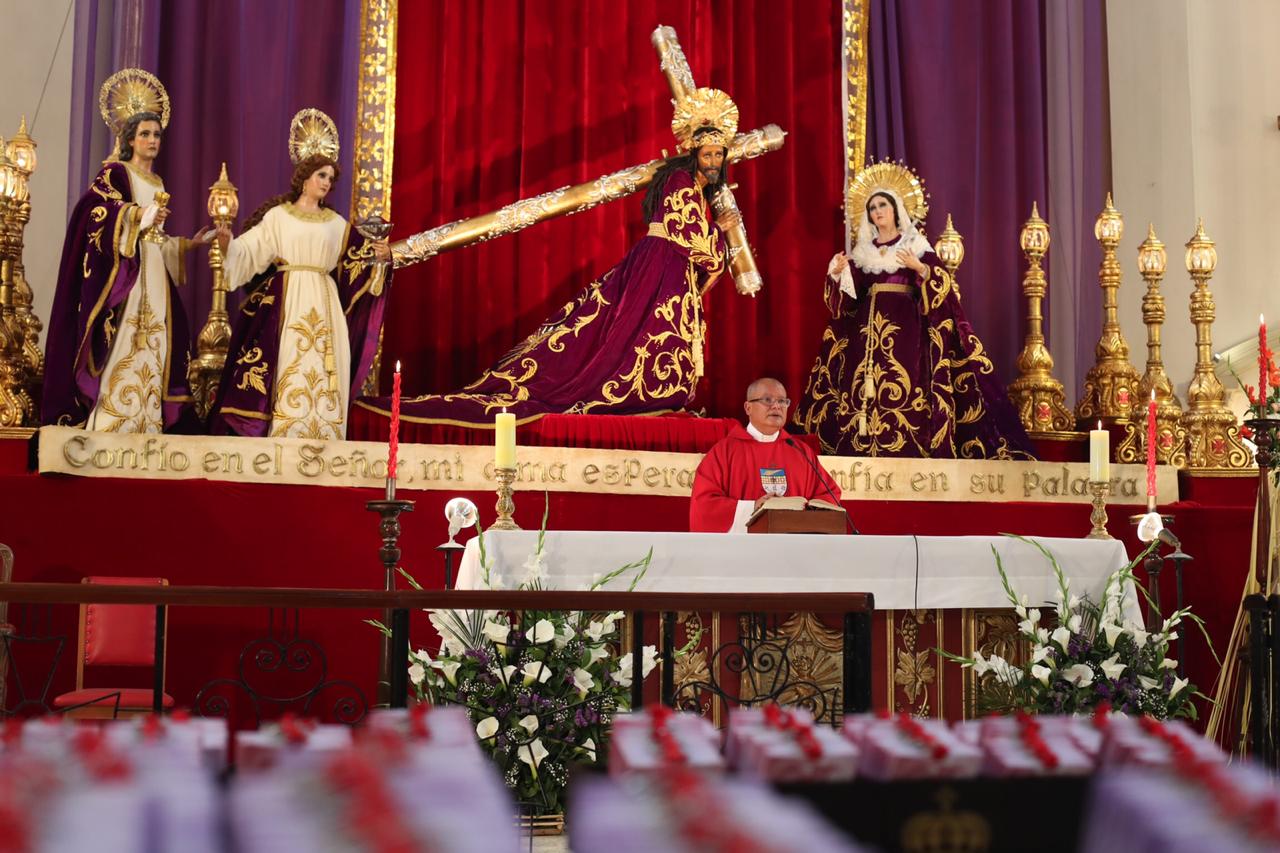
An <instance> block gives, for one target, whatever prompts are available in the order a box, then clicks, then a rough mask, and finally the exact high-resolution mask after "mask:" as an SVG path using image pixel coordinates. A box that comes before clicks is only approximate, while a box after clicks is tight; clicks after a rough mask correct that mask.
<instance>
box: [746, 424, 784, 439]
mask: <svg viewBox="0 0 1280 853" xmlns="http://www.w3.org/2000/svg"><path fill="white" fill-rule="evenodd" d="M747 432H748V433H750V434H751V437H752V438H754V439H755V440H756V441H763V442H764V443H765V444H771V443H773V442H775V441H777V440H778V436H780V435H782V430H778V431H777V432H775V433H774V434H773V435H765V434H764V433H762V432H761V431H760V430H758V429H756V425H755V424H753V423H748V424H747Z"/></svg>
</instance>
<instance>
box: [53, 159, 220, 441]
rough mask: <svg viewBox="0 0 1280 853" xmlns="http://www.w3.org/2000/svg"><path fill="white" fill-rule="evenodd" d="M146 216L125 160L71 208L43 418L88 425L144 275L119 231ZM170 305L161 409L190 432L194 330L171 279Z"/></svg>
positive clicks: (168, 423) (168, 420) (170, 425)
mask: <svg viewBox="0 0 1280 853" xmlns="http://www.w3.org/2000/svg"><path fill="white" fill-rule="evenodd" d="M141 215H142V211H141V209H140V208H138V206H137V205H136V204H134V203H133V190H132V188H131V186H130V183H129V170H128V168H127V167H126V166H125V165H124V164H123V163H108V164H106V165H105V166H103V167H102V170H101V171H100V172H98V174H97V177H95V178H94V179H93V183H92V184H90V185H89V189H88V191H87V192H86V193H85V194H84V195H83V196H81V198H80V201H79V202H77V203H76V206H75V209H74V210H73V211H72V212H71V221H70V222H69V223H68V224H67V237H66V240H65V241H64V243H63V245H62V265H61V266H60V267H59V269H58V287H57V290H56V291H55V292H54V297H53V308H52V310H51V311H50V314H49V335H48V338H47V340H46V343H45V370H44V390H43V396H42V398H41V405H40V422H41V423H42V424H62V425H64V426H83V425H84V423H85V422H86V420H87V419H88V417H89V412H91V411H92V410H93V407H94V405H95V404H96V403H97V401H98V389H99V387H100V385H101V381H102V370H103V368H104V367H106V364H107V357H108V356H109V355H110V354H111V347H112V344H114V343H115V338H116V332H117V326H118V325H119V320H120V318H119V317H118V316H117V314H118V312H121V311H123V310H124V303H125V300H126V299H127V298H128V297H129V291H130V290H132V289H133V286H134V283H135V282H136V281H137V280H138V269H139V263H138V254H137V248H138V247H137V238H136V237H135V238H134V240H133V242H134V248H135V251H134V252H133V254H132V256H128V255H125V254H122V253H121V251H120V236H121V231H122V229H125V228H133V229H135V230H136V228H137V223H138V220H139V219H140V217H141ZM169 306H170V310H169V312H168V318H169V322H168V334H169V350H168V364H167V370H166V374H167V377H168V382H167V383H166V385H165V388H164V397H163V400H162V403H161V410H162V412H163V415H164V424H165V429H166V431H168V430H177V431H187V430H189V429H191V428H193V427H194V426H195V421H194V411H193V409H192V407H191V393H190V390H189V388H188V386H187V363H188V360H189V358H190V348H191V336H190V334H189V332H188V329H187V319H186V312H184V311H183V310H182V300H181V299H180V298H179V296H178V292H177V289H176V288H175V287H174V284H173V282H172V281H170V282H169Z"/></svg>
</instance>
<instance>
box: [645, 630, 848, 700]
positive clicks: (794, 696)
mask: <svg viewBox="0 0 1280 853" xmlns="http://www.w3.org/2000/svg"><path fill="white" fill-rule="evenodd" d="M771 621H772V624H770V620H766V619H765V618H764V617H763V616H761V615H759V614H743V615H741V616H739V618H738V637H737V639H736V640H731V641H729V642H727V643H723V644H721V645H720V646H719V647H717V648H714V649H712V650H710V652H709V654H708V656H707V657H706V662H707V664H706V667H705V668H703V667H702V666H699V667H698V668H697V671H696V672H697V675H696V676H694V677H688V678H685V679H682V680H681V682H680V683H679V684H678V685H677V686H676V687H675V690H674V693H673V695H672V696H671V697H670V701H669V702H668V704H670V705H672V706H673V707H675V708H677V709H679V710H682V711H693V712H696V713H702V712H703V709H704V707H705V702H706V701H707V700H708V699H710V700H711V701H713V702H714V701H716V700H719V701H720V702H721V703H722V704H723V705H724V706H726V707H727V706H733V705H738V706H748V707H749V706H752V705H761V704H765V703H768V702H777V703H779V704H784V705H792V706H799V707H802V708H806V709H807V710H809V711H810V712H812V714H813V715H814V717H815V719H817V720H820V721H824V722H836V721H838V719H839V718H840V716H841V709H842V703H841V690H842V687H841V684H840V681H839V675H840V664H839V659H838V658H832V660H831V662H830V666H829V667H815V657H816V656H815V655H814V654H813V651H812V650H811V649H809V648H807V647H806V645H807V644H806V643H805V640H804V638H803V635H802V634H801V633H800V632H798V631H794V630H791V629H790V628H789V627H788V626H789V623H790V620H789V623H788V625H779V624H778V620H777V619H776V618H775V619H773V620H771ZM833 633H835V634H836V635H837V636H838V632H833ZM824 668H830V669H832V672H833V674H834V676H835V678H834V679H833V680H828V679H825V678H815V677H814V675H815V673H817V672H818V670H819V669H824ZM726 672H727V673H729V674H730V680H731V681H733V682H735V683H736V684H735V685H734V686H729V685H726V684H725V683H723V681H722V679H721V674H722V673H726Z"/></svg>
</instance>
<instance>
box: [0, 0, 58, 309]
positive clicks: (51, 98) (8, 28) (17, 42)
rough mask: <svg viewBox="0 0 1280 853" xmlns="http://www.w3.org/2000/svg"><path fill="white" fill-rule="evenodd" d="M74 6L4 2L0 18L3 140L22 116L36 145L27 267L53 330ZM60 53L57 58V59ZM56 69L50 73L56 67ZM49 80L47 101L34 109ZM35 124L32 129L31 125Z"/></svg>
mask: <svg viewBox="0 0 1280 853" xmlns="http://www.w3.org/2000/svg"><path fill="white" fill-rule="evenodd" d="M71 2H72V0H4V2H3V8H4V12H3V19H2V20H0V91H3V92H4V97H3V98H0V136H3V137H4V138H5V139H6V140H7V139H8V138H9V137H10V136H12V135H13V134H14V133H15V132H17V130H18V122H19V121H20V120H21V118H22V116H23V115H25V116H26V117H27V125H28V128H29V129H30V131H31V136H32V138H34V139H35V141H36V157H37V158H38V161H39V162H38V165H37V168H36V173H35V174H34V175H32V176H31V222H30V223H29V224H28V225H27V231H26V251H25V252H24V253H23V264H24V267H25V269H26V274H27V281H28V282H30V284H31V289H32V291H33V293H34V295H35V301H34V305H33V308H34V310H35V312H36V316H38V317H39V318H40V320H41V322H42V323H45V324H46V325H47V324H48V320H49V308H50V306H51V304H52V303H53V290H54V287H55V285H56V284H57V279H58V261H59V259H60V257H61V254H62V238H63V235H64V233H65V231H66V227H67V208H66V204H67V142H68V128H69V127H70V120H71V57H72V52H71V51H72V40H73V39H72V36H73V28H74V24H75V20H74V15H73V17H72V19H71V20H69V21H67V29H66V32H65V34H64V35H63V37H62V45H61V46H60V47H57V45H58V33H59V32H60V31H61V30H62V24H63V19H64V17H65V16H66V12H67V8H68V6H69V5H70V3H71ZM55 47H56V54H55ZM51 64H52V73H50V65H51ZM46 74H49V85H48V88H47V89H46V91H45V95H44V103H43V104H42V105H41V106H40V114H39V116H36V114H35V113H36V104H37V102H39V100H40V90H41V87H42V86H44V81H45V75H46ZM33 121H34V122H35V125H34V127H32V126H31V124H32V122H33Z"/></svg>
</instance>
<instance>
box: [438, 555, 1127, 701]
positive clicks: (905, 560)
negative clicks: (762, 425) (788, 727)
mask: <svg viewBox="0 0 1280 853" xmlns="http://www.w3.org/2000/svg"><path fill="white" fill-rule="evenodd" d="M538 537H539V533H538V531H524V530H522V531H506V530H497V531H493V530H491V531H487V532H486V533H485V534H484V561H485V563H487V565H488V583H489V585H490V586H491V587H492V588H494V589H514V588H516V587H518V586H519V585H521V584H522V583H525V582H527V580H528V571H529V569H528V565H529V563H530V557H531V555H533V554H534V552H535V551H536V549H537V545H538ZM1034 541H1035V543H1036V544H1038V545H1039V546H1040V547H1043V548H1044V549H1045V551H1047V552H1048V553H1049V554H1051V555H1052V556H1053V559H1054V560H1055V561H1056V562H1057V564H1058V566H1059V567H1060V568H1061V569H1062V572H1063V575H1064V576H1065V577H1066V578H1067V580H1068V582H1069V583H1070V588H1071V594H1073V595H1078V596H1081V597H1085V596H1087V597H1088V598H1090V599H1092V600H1093V601H1101V599H1102V596H1103V593H1104V590H1105V587H1106V583H1107V579H1108V577H1109V576H1110V575H1111V574H1112V573H1113V572H1115V571H1116V570H1118V569H1121V568H1123V567H1124V566H1125V565H1126V564H1127V563H1128V562H1129V557H1128V556H1127V554H1126V549H1125V546H1124V544H1123V543H1122V542H1120V541H1119V540H1116V539H1105V540H1098V539H1068V538H1061V537H1036V539H1035V540H1034ZM480 546H481V542H480V537H476V538H473V539H471V540H470V541H469V542H468V543H467V546H466V549H465V551H464V553H463V557H462V562H461V566H460V569H459V573H458V579H457V587H458V588H459V589H481V588H484V586H485V581H484V575H485V573H484V570H483V568H482V565H481V547H480ZM646 555H649V558H648V565H647V567H646V568H645V571H644V573H643V576H642V577H640V579H639V581H638V582H637V583H636V584H635V589H636V591H639V592H686V593H694V592H720V593H726V592H727V593H733V592H741V593H748V592H752V593H763V592H792V593H794V592H810V593H825V592H865V593H871V594H872V595H873V596H874V598H875V608H876V609H875V614H874V616H873V617H872V625H871V642H872V650H871V661H872V663H871V676H872V691H871V692H872V695H871V699H872V707H874V708H886V707H893V708H895V709H902V710H911V711H915V712H919V713H924V714H927V715H931V716H947V717H952V718H968V717H971V716H974V715H975V711H974V708H975V698H976V692H977V690H978V689H980V688H979V685H977V684H975V682H974V679H973V675H972V673H971V671H969V670H967V669H963V670H962V669H961V668H960V667H959V666H958V665H957V664H955V663H951V662H949V661H947V660H946V658H945V657H944V656H943V654H942V651H943V650H945V651H948V652H951V653H953V654H958V655H962V656H966V657H967V656H971V655H972V654H973V653H974V652H975V651H981V652H982V653H983V654H985V655H990V654H993V653H994V654H1000V655H1001V656H1003V657H1006V658H1010V659H1019V658H1020V657H1021V656H1022V655H1025V653H1026V650H1025V649H1024V648H1022V646H1023V643H1022V642H1021V641H1020V640H1019V639H1018V637H1017V622H1018V619H1017V617H1016V616H1015V615H1014V613H1013V610H1012V608H1011V607H1010V606H1009V600H1008V597H1007V595H1006V594H1005V592H1004V589H1003V587H1002V585H1001V581H1000V576H999V573H998V572H997V569H996V560H997V558H998V559H999V561H1000V564H1001V565H1002V566H1003V567H1004V570H1005V573H1006V575H1007V576H1008V579H1009V583H1010V585H1011V586H1012V587H1013V589H1014V590H1015V591H1016V592H1017V593H1018V594H1019V595H1025V596H1026V600H1027V601H1028V602H1029V606H1033V607H1044V608H1045V609H1046V610H1048V609H1049V608H1052V606H1053V600H1054V592H1055V590H1056V589H1057V583H1058V582H1057V578H1056V575H1055V574H1054V571H1053V568H1052V565H1051V564H1050V562H1049V560H1048V558H1046V556H1045V555H1044V553H1042V552H1041V551H1040V550H1039V548H1037V547H1036V545H1035V544H1032V542H1031V541H1029V540H1023V539H1018V538H1014V537H1009V536H821V535H803V534H788V535H775V536H746V535H734V534H718V533H657V532H636V531H628V532H615V531H585V530H584V531H547V532H546V534H545V538H544V541H543V556H544V558H545V569H543V570H542V577H541V579H540V581H539V582H540V584H541V586H542V587H543V588H545V589H559V590H575V589H587V588H589V587H591V586H592V585H593V584H595V583H597V582H599V581H600V579H601V578H602V577H603V576H605V575H606V574H608V573H609V572H612V571H614V570H616V569H618V568H619V567H620V566H623V565H626V564H629V563H634V562H636V561H638V560H641V559H642V558H645V556H646ZM630 577H631V575H627V576H626V577H623V578H620V579H619V580H616V581H614V582H613V583H612V584H610V585H609V586H607V587H606V588H607V589H625V588H627V584H628V579H629V578H630ZM1123 607H1124V612H1125V616H1126V617H1127V618H1130V619H1133V620H1134V621H1136V622H1138V623H1141V622H1142V611H1141V608H1140V607H1139V603H1138V599H1137V592H1136V590H1135V589H1134V588H1133V585H1132V583H1129V584H1127V585H1126V587H1125V589H1124V603H1123ZM750 618H751V617H747V616H746V615H742V616H739V617H738V619H737V621H738V622H739V623H740V624H739V626H738V627H737V630H738V632H739V633H741V632H742V631H743V628H742V626H741V624H742V622H743V619H748V620H749V619H750ZM675 621H676V623H677V624H678V626H679V627H680V628H681V629H683V632H682V633H679V632H678V635H677V637H676V644H677V646H678V645H679V644H681V643H684V644H687V645H688V649H687V655H686V658H687V659H680V658H678V659H677V660H675V661H673V662H672V664H671V665H672V666H673V667H674V669H675V673H674V674H673V676H672V681H673V691H674V694H675V695H677V696H678V695H680V694H681V690H682V687H683V685H684V683H685V682H686V681H692V680H693V679H695V678H698V677H702V676H703V675H704V674H705V673H706V671H707V669H708V668H712V669H715V668H716V667H717V659H718V657H717V656H718V653H719V652H720V651H721V650H722V649H724V648H726V644H727V645H729V646H733V645H736V644H739V643H741V644H742V645H744V646H748V647H749V644H748V643H746V642H745V641H743V640H741V639H740V638H739V637H738V635H736V634H735V633H734V632H735V626H734V625H732V624H724V623H725V622H727V621H730V620H729V619H726V618H724V616H722V614H702V613H680V614H676V616H675ZM750 624H751V629H750V630H754V631H755V632H757V634H758V635H759V636H762V637H764V638H766V639H767V640H768V641H769V642H770V644H771V645H770V650H771V651H774V652H776V653H777V654H778V656H779V657H783V658H786V659H787V660H788V666H789V667H790V670H791V671H792V672H793V673H794V675H793V677H795V678H796V679H797V680H803V681H804V682H806V683H809V684H814V685H817V686H818V688H819V689H821V690H824V691H826V690H830V691H834V690H835V689H836V686H837V685H838V683H839V678H840V674H841V672H842V671H843V666H842V665H843V657H842V655H843V649H842V645H841V642H840V639H841V635H840V631H839V630H838V627H839V626H838V622H833V620H832V619H831V618H830V615H829V614H808V613H796V614H791V615H790V616H788V617H786V618H783V619H778V620H776V621H774V622H772V623H771V624H770V623H759V622H751V623H750ZM743 658H744V661H745V662H744V663H743V664H742V666H744V667H745V669H743V670H741V671H734V670H732V669H730V668H728V667H722V668H723V669H724V670H725V671H724V672H721V673H718V676H719V677H720V680H721V681H722V683H723V682H727V681H732V680H735V679H736V680H738V681H739V684H738V690H739V692H738V698H739V699H748V700H749V699H750V698H752V696H754V695H756V694H757V693H758V692H760V690H759V683H760V682H762V681H769V680H770V679H771V678H772V677H773V672H772V670H771V669H770V670H769V671H767V672H764V673H752V672H749V671H747V670H749V668H750V658H751V654H750V653H749V652H748V653H744V654H743ZM705 711H706V713H707V714H708V716H710V717H712V718H713V719H715V720H716V721H717V722H719V721H721V719H722V712H723V708H722V707H721V706H720V704H719V703H715V704H710V703H708V704H707V705H706V707H705Z"/></svg>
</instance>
